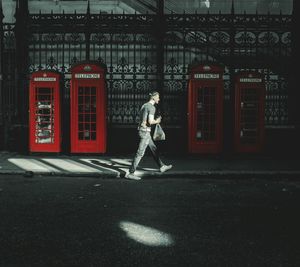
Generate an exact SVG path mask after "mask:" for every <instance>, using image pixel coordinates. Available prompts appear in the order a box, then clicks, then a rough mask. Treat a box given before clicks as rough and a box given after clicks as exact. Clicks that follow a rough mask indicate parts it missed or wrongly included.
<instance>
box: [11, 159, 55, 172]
mask: <svg viewBox="0 0 300 267" xmlns="http://www.w3.org/2000/svg"><path fill="white" fill-rule="evenodd" d="M8 161H9V162H11V163H13V164H15V165H17V166H18V167H20V168H21V169H23V170H26V171H32V172H60V171H59V170H57V169H55V168H53V167H52V166H49V165H47V164H45V163H43V162H40V161H38V160H36V159H23V158H10V159H8Z"/></svg>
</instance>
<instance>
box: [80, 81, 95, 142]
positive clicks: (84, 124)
mask: <svg viewBox="0 0 300 267" xmlns="http://www.w3.org/2000/svg"><path fill="white" fill-rule="evenodd" d="M78 92H79V94H78V129H79V131H82V129H84V132H83V133H82V132H79V133H78V138H79V140H96V134H91V132H90V131H91V129H92V127H93V126H92V124H93V123H95V122H96V119H97V115H96V87H88V86H85V87H79V91H78ZM95 130H96V129H95Z"/></svg>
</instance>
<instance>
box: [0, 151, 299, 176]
mask: <svg viewBox="0 0 300 267" xmlns="http://www.w3.org/2000/svg"><path fill="white" fill-rule="evenodd" d="M132 157H133V155H125V156H124V155H76V156H74V155H49V154H47V155H43V154H39V155H20V154H18V153H14V152H6V151H0V175H2V176H3V175H14V174H15V175H17V174H20V175H24V176H33V175H47V176H49V175H50V176H71V177H73V176H74V177H75V176H78V177H85V176H88V177H103V178H120V177H121V178H122V177H124V175H125V173H126V172H127V171H128V168H129V166H130V163H131V160H132ZM162 159H163V161H164V162H165V163H166V164H172V165H173V168H172V169H171V170H169V171H168V172H165V173H160V172H159V169H158V167H157V166H156V165H155V163H154V161H153V159H152V157H151V156H149V155H146V156H145V157H144V158H143V159H142V161H141V163H140V165H139V169H138V170H137V172H136V174H137V175H139V176H141V177H142V178H151V177H152V178H155V177H159V178H201V177H202V178H205V177H207V178H295V179H297V178H299V179H300V160H299V159H296V158H292V159H288V158H273V157H270V156H269V157H267V156H254V155H252V156H249V157H246V156H245V155H243V157H239V156H235V157H234V158H233V157H231V158H217V157H214V158H213V157H211V156H209V157H205V156H199V155H184V156H181V157H180V156H172V155H165V156H163V157H162Z"/></svg>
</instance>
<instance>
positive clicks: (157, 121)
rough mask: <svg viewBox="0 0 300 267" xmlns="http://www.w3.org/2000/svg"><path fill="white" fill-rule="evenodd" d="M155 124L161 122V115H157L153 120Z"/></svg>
mask: <svg viewBox="0 0 300 267" xmlns="http://www.w3.org/2000/svg"><path fill="white" fill-rule="evenodd" d="M155 122H156V124H158V123H160V122H161V116H159V117H158V118H157V119H156V120H155Z"/></svg>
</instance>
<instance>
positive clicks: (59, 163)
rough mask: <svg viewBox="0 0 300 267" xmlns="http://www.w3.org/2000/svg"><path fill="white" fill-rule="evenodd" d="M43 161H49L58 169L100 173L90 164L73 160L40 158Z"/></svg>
mask: <svg viewBox="0 0 300 267" xmlns="http://www.w3.org/2000/svg"><path fill="white" fill-rule="evenodd" d="M42 160H43V161H45V162H47V163H50V164H51V165H54V166H56V167H58V168H60V169H63V170H65V171H68V172H76V173H78V172H79V173H93V172H98V173H101V172H102V171H101V170H98V169H95V168H92V167H90V166H87V165H84V164H81V163H79V162H76V161H74V160H70V159H47V158H45V159H42Z"/></svg>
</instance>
